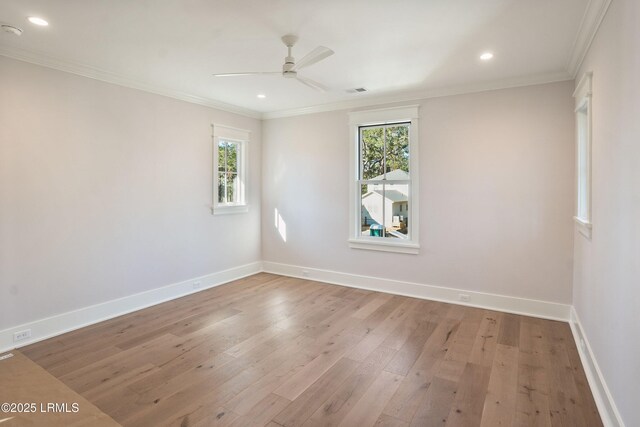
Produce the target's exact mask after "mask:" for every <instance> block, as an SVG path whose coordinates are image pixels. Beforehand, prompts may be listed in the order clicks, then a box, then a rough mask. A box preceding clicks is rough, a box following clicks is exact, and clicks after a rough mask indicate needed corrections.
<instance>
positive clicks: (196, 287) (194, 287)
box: [193, 280, 202, 289]
mask: <svg viewBox="0 0 640 427" xmlns="http://www.w3.org/2000/svg"><path fill="white" fill-rule="evenodd" d="M201 287H202V282H201V281H199V280H198V281H196V282H193V289H200V288H201Z"/></svg>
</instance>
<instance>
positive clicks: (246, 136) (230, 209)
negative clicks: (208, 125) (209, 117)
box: [211, 124, 251, 215]
mask: <svg viewBox="0 0 640 427" xmlns="http://www.w3.org/2000/svg"><path fill="white" fill-rule="evenodd" d="M212 127H213V180H212V182H213V205H212V209H211V213H212V214H214V215H225V214H235V213H244V212H248V211H249V205H248V202H247V201H248V188H247V187H248V178H249V175H248V170H247V169H248V168H247V164H248V159H249V140H250V136H251V132H250V131H248V130H244V129H238V128H234V127H230V126H224V125H218V124H214V125H213V126H212ZM220 141H228V142H233V143H236V144H238V178H237V179H238V201H237V202H235V203H218V187H219V181H218V146H219V144H220Z"/></svg>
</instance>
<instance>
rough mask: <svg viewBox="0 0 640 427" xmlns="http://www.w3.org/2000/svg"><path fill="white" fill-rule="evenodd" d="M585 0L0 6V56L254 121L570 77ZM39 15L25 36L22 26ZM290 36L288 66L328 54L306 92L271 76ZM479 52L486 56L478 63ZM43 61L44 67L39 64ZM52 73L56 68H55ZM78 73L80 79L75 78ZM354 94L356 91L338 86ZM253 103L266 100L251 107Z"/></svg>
mask: <svg viewBox="0 0 640 427" xmlns="http://www.w3.org/2000/svg"><path fill="white" fill-rule="evenodd" d="M588 3H589V0H482V1H479V0H396V1H389V0H322V1H314V0H253V1H251V0H216V1H213V0H174V1H158V0H136V1H131V0H2V1H1V2H0V22H2V23H9V24H12V25H15V26H18V27H21V28H22V29H24V34H23V35H22V36H20V37H16V36H13V35H10V34H7V33H2V34H0V54H6V55H12V56H16V57H23V58H27V57H28V58H37V57H41V58H47V60H48V61H49V62H50V63H55V64H66V68H69V69H73V67H76V68H77V69H81V68H83V69H85V70H93V71H95V73H96V74H100V75H103V76H111V77H113V78H112V80H115V81H118V79H119V80H121V81H131V82H138V83H140V84H139V85H138V86H141V85H145V86H148V87H150V88H157V89H159V91H165V92H176V93H182V94H186V95H190V96H193V97H197V98H199V99H206V100H211V101H212V102H215V101H221V102H223V103H227V104H231V105H235V106H239V107H243V108H246V109H249V110H254V111H258V112H273V111H279V110H287V109H294V108H302V107H309V106H316V105H322V104H329V103H336V102H342V101H345V100H354V99H358V98H364V97H381V96H390V95H394V94H406V93H408V92H416V91H421V92H422V91H429V90H437V89H442V88H453V87H462V86H464V87H469V86H472V85H483V84H492V83H493V84H495V83H496V82H500V81H510V80H518V79H523V78H531V79H534V80H535V79H539V80H541V81H543V80H549V81H550V80H554V79H555V80H560V79H562V78H569V77H570V74H569V73H568V72H567V64H568V61H569V58H570V55H571V53H572V49H573V46H574V42H575V40H576V35H577V34H578V30H579V27H580V23H581V20H582V17H583V15H584V13H585V10H586V8H587V4H588ZM34 15H35V16H41V17H43V18H45V19H47V20H48V21H49V23H50V26H49V27H46V28H42V27H36V26H34V25H32V24H30V23H29V22H27V21H26V17H27V16H34ZM287 33H294V34H297V35H298V36H299V37H300V41H299V42H298V44H297V45H296V46H295V48H294V56H295V57H297V58H301V57H302V56H304V54H306V53H307V52H309V51H310V50H311V49H313V48H315V47H316V46H318V45H323V46H327V47H330V48H331V49H333V50H334V51H335V55H333V56H331V57H329V58H328V59H326V60H324V61H322V62H320V63H318V64H316V65H313V66H311V67H309V68H307V69H305V70H304V72H301V75H304V76H307V77H310V78H313V79H315V80H318V81H320V82H322V83H324V84H325V85H327V86H329V87H331V88H332V90H331V91H330V92H328V93H319V92H316V91H314V90H312V89H310V88H308V87H306V86H303V85H301V84H300V83H298V82H295V81H293V80H288V79H284V78H282V77H280V76H251V77H235V78H214V77H212V76H211V74H212V73H222V72H235V71H251V70H256V71H269V70H274V71H277V70H279V69H280V68H281V66H282V63H283V59H284V56H285V54H286V48H285V47H284V45H283V44H282V43H281V41H280V37H281V36H282V35H284V34H287ZM487 50H489V51H492V52H494V53H495V58H494V59H493V60H492V61H489V62H486V63H485V62H482V61H480V60H479V58H478V56H479V54H480V53H482V52H483V51H487ZM45 62H46V61H45ZM58 68H63V69H64V68H65V67H62V66H59V67H58ZM85 74H86V73H85ZM355 87H365V88H367V89H368V92H367V93H365V94H349V93H346V90H347V89H351V88H355ZM258 93H265V94H266V95H267V98H266V99H258V98H257V97H256V95H257V94H258Z"/></svg>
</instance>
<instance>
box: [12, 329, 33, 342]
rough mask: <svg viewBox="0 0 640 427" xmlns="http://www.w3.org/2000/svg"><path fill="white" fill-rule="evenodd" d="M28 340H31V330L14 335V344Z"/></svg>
mask: <svg viewBox="0 0 640 427" xmlns="http://www.w3.org/2000/svg"><path fill="white" fill-rule="evenodd" d="M27 338H31V329H25V330H24V331H20V332H14V333H13V342H16V341H22V340H26V339H27Z"/></svg>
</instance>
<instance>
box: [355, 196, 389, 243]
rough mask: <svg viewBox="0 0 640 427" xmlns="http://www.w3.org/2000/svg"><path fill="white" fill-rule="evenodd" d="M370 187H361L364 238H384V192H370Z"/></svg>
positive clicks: (362, 231)
mask: <svg viewBox="0 0 640 427" xmlns="http://www.w3.org/2000/svg"><path fill="white" fill-rule="evenodd" d="M369 187H370V186H369V185H366V184H364V185H360V194H361V199H360V200H361V204H360V205H361V207H360V227H361V235H362V236H373V237H384V230H383V226H382V224H383V223H384V221H383V212H382V210H383V197H382V193H383V190H382V189H380V190H371V191H369V189H368V188H369Z"/></svg>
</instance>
